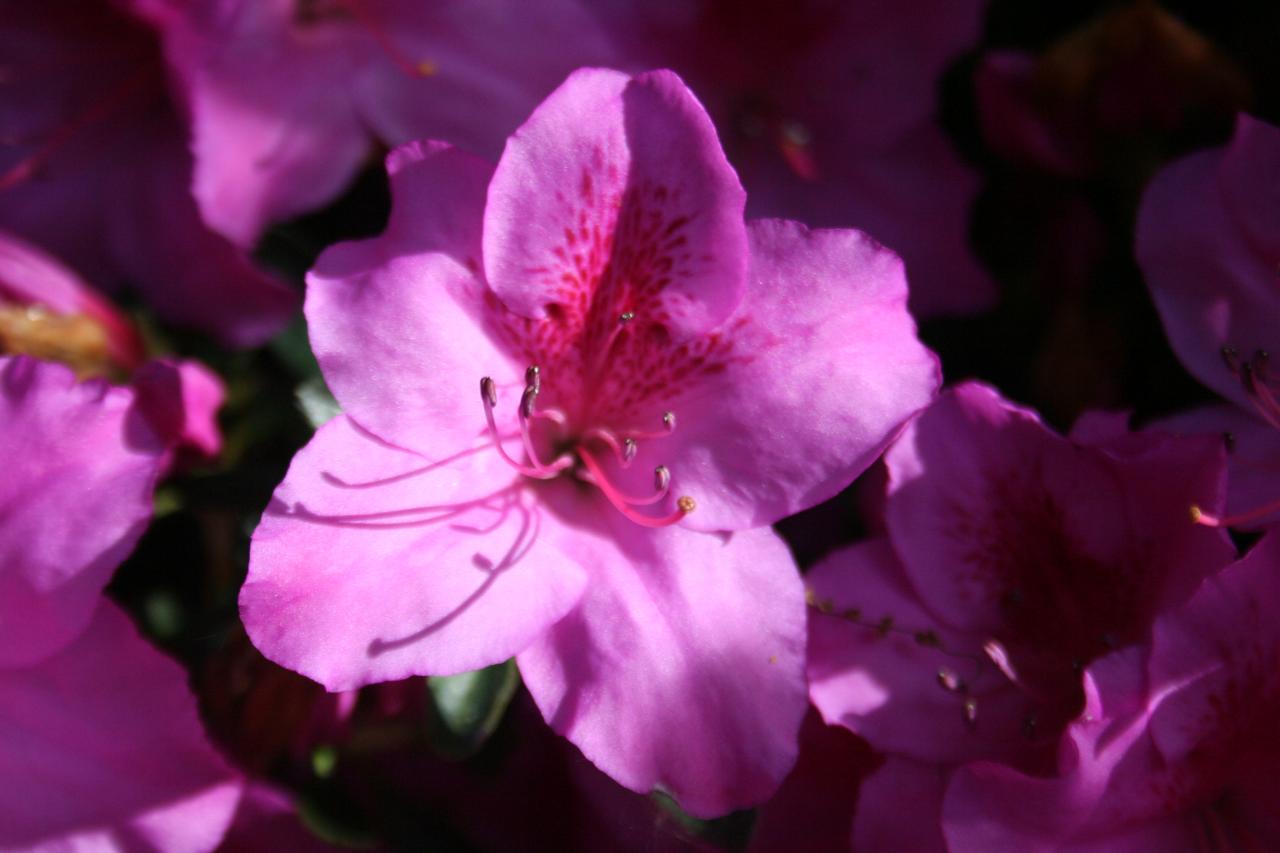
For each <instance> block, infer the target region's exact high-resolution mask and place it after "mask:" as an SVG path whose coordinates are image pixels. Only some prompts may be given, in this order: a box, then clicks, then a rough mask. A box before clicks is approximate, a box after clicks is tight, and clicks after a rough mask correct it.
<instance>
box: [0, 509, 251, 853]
mask: <svg viewBox="0 0 1280 853" xmlns="http://www.w3.org/2000/svg"><path fill="white" fill-rule="evenodd" d="M103 503H104V505H105V502H103ZM186 682H187V675H186V673H185V672H184V671H183V670H182V669H181V668H180V667H178V666H177V665H176V664H175V663H173V662H172V661H170V660H169V659H168V658H166V657H165V656H164V655H162V654H161V653H160V652H158V651H156V650H155V649H153V648H152V647H151V646H149V645H147V644H146V643H145V642H144V641H143V640H142V639H141V638H140V637H139V636H138V634H137V632H136V631H135V630H134V628H133V626H132V625H131V624H130V623H129V620H128V618H127V617H126V616H124V615H123V614H122V613H121V612H120V611H119V610H118V609H116V607H115V605H113V604H111V603H109V602H105V601H104V602H102V603H101V604H100V605H99V607H98V609H97V611H96V612H95V614H94V616H93V621H92V622H91V623H90V624H89V627H88V629H87V630H86V631H85V632H84V633H83V634H82V635H81V636H80V637H79V638H78V639H77V640H76V641H75V642H74V643H72V644H71V645H69V646H67V647H66V648H64V649H63V650H61V651H60V652H59V653H57V654H55V655H53V656H52V657H49V658H46V659H45V660H44V661H42V662H40V663H38V664H35V665H33V666H30V667H26V668H17V669H0V778H3V779H6V780H9V781H10V784H8V785H6V786H5V789H4V792H3V793H0V848H3V849H5V850H12V849H15V848H16V849H22V850H26V849H29V848H36V849H40V850H45V849H49V850H53V849H57V850H82V849H83V850H125V849H140V850H141V849H146V850H166V851H175V853H179V851H193V853H194V851H205V850H211V849H213V847H214V846H215V845H217V843H218V841H219V840H220V839H221V838H222V834H223V832H224V831H225V830H226V828H227V825H228V824H229V823H230V822H231V816H232V813H233V812H234V810H235V807H236V801H237V799H238V798H239V796H240V787H241V786H240V782H239V780H238V779H236V777H235V776H234V775H233V774H232V772H231V771H230V770H229V769H228V768H227V766H226V765H225V764H224V763H223V762H222V760H221V759H220V758H219V757H218V755H217V753H215V752H214V750H213V749H212V748H211V747H210V746H209V743H208V741H207V740H206V739H205V735H204V732H203V731H202V730H201V727H200V720H199V717H198V716H197V714H196V703H195V699H194V697H192V695H191V694H190V692H189V691H188V690H187V686H186Z"/></svg>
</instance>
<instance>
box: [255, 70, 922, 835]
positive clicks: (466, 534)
mask: <svg viewBox="0 0 1280 853" xmlns="http://www.w3.org/2000/svg"><path fill="white" fill-rule="evenodd" d="M387 166H388V172H389V174H390V178H391V186H392V194H393V209H392V214H391V219H390V222H389V223H388V225H387V229H386V231H385V232H384V233H383V234H382V235H381V236H379V237H377V238H374V239H372V240H367V241H363V242H359V243H348V244H342V245H339V246H336V247H334V248H332V249H330V250H328V251H327V252H326V253H325V254H324V255H323V256H322V257H321V259H320V261H319V262H318V263H317V265H316V267H315V269H314V270H313V271H312V272H311V274H310V275H309V278H308V295H307V306H306V309H307V318H308V324H309V327H310V331H311V336H312V345H313V349H314V350H315V352H316V355H317V358H318V360H319V362H320V366H321V368H322V370H323V371H324V374H325V378H326V380H327V381H328V383H329V385H330V387H331V388H332V390H333V392H334V394H335V396H336V397H337V399H338V401H339V402H340V403H341V405H342V408H343V411H344V414H343V415H341V416H339V417H337V418H335V419H334V420H332V421H330V422H329V423H328V424H326V425H325V426H323V427H322V428H321V429H320V430H319V431H318V432H317V433H316V435H315V437H314V438H313V440H312V441H311V443H310V444H309V445H308V446H307V447H306V448H304V449H303V451H302V452H301V453H300V454H299V455H298V456H297V457H296V458H295V460H294V462H293V465H292V466H291V468H290V470H289V473H288V475H287V477H286V479H285V481H284V483H283V484H282V485H281V486H280V488H279V489H278V490H277V492H276V494H275V496H274V498H273V499H272V502H271V505H270V506H269V507H268V508H267V511H266V513H265V515H264V517H263V521H262V523H261V524H260V526H259V527H258V529H257V531H256V532H255V534H254V540H253V548H252V554H251V559H250V569H249V576H248V578H247V580H246V583H245V585H244V587H243V589H242V592H241V598H240V604H241V615H242V617H243V619H244V622H245V625H246V628H247V629H248V631H249V635H250V637H251V638H252V639H253V641H254V642H255V644H256V645H257V646H258V647H259V648H260V649H261V650H262V651H263V652H264V654H266V655H267V656H268V657H269V658H272V659H273V660H276V661H277V662H279V663H281V664H283V665H284V666H287V667H289V668H291V669H295V670H297V671H299V672H301V673H303V674H305V675H308V676H310V677H311V678H314V679H316V680H317V681H319V682H321V683H322V684H324V685H325V686H326V687H327V688H329V689H330V690H345V689H349V688H352V687H356V686H359V685H362V684H368V683H372V682H378V681H385V680H392V679H397V678H402V677H405V676H408V675H414V674H449V673H454V672H460V671H464V670H470V669H475V668H478V667H481V666H485V665H487V664H492V663H495V662H498V661H502V660H505V659H507V658H510V657H512V656H515V657H516V659H517V661H518V663H519V666H520V671H521V674H522V676H523V678H524V681H525V684H526V686H527V687H528V689H529V691H530V693H531V694H532V696H533V698H534V700H535V702H536V703H537V705H538V706H539V708H540V709H541V711H542V713H543V715H544V717H545V718H546V719H547V720H548V721H549V723H550V724H551V725H552V727H553V728H554V729H555V730H556V731H558V732H561V733H563V734H565V735H566V736H567V737H568V738H569V739H570V740H572V741H573V742H574V743H575V744H577V745H578V746H579V747H580V748H581V749H582V751H583V753H584V754H585V755H586V756H587V757H588V758H589V759H590V760H591V761H592V762H594V763H595V764H596V765H598V766H599V767H600V768H601V769H603V770H604V771H605V772H607V773H608V774H609V775H611V776H612V777H613V778H615V779H616V780H618V781H619V782H621V783H622V784H623V785H625V786H627V787H629V788H632V789H635V790H640V791H648V790H650V789H652V788H655V787H660V788H663V789H665V790H667V791H669V792H671V793H672V794H674V795H675V796H676V797H677V799H678V800H679V801H680V802H681V804H682V805H683V806H684V807H685V808H686V809H688V810H689V811H690V812H692V813H694V814H697V815H711V814H720V813H723V812H725V811H728V810H730V809H733V808H738V807H743V806H746V805H750V804H753V803H756V802H759V801H761V800H762V799H764V798H765V797H767V796H768V795H769V793H771V791H772V790H773V789H774V788H775V787H776V785H777V784H778V782H779V781H780V780H781V778H782V777H783V775H785V773H786V771H787V770H788V768H789V767H790V765H791V763H792V762H793V761H794V758H795V751H796V733H797V730H798V728H799V725H800V720H801V717H802V716H803V713H804V709H805V705H806V692H805V682H804V652H805V608H804V598H803V589H802V584H801V581H800V578H799V576H798V574H797V572H796V569H795V566H794V563H793V562H792V560H791V557H790V555H789V554H788V552H787V549H786V547H785V545H784V544H783V543H782V541H781V540H780V539H779V538H778V537H777V536H776V534H774V533H773V532H772V531H770V530H769V529H768V525H769V524H771V523H772V522H774V521H776V520H778V519H780V518H782V517H784V516H786V515H789V514H791V513H794V512H796V511H798V510H800V509H802V508H805V507H807V506H810V505H812V504H814V503H817V502H819V501H822V500H824V499H826V498H828V497H830V496H832V495H834V494H835V493H836V492H838V491H839V490H840V489H842V488H843V487H844V486H846V485H848V484H849V483H850V482H851V481H852V479H853V478H854V477H855V476H856V475H857V474H858V473H859V472H860V471H862V470H863V469H865V468H866V466H868V465H869V464H870V463H871V462H872V461H873V460H874V459H875V458H876V457H877V456H878V455H879V454H880V453H881V452H882V451H883V449H884V447H885V446H886V445H887V444H888V443H889V441H890V440H891V439H892V438H893V437H894V435H895V434H896V433H897V432H898V431H899V430H900V429H901V426H902V424H903V422H904V421H905V420H906V419H907V418H908V417H909V416H910V415H911V414H913V413H914V412H915V411H917V410H919V409H920V408H922V407H923V406H924V405H926V404H927V403H928V401H929V399H930V398H931V396H932V394H933V392H934V389H935V388H936V385H937V382H938V376H937V366H936V362H935V359H934V357H933V356H932V354H931V353H929V352H928V351H927V350H926V349H925V348H924V347H923V346H922V345H921V344H920V343H919V342H918V341H917V340H916V337H915V327H914V323H913V322H912V320H911V318H910V316H909V315H908V314H907V312H906V305H905V303H906V295H907V292H906V283H905V279H904V276H903V270H902V264H901V262H900V261H899V260H898V258H897V257H896V256H895V255H894V254H893V253H891V252H889V251H888V250H886V249H884V248H883V247H881V246H880V245H879V244H878V243H876V242H875V241H873V240H871V239H869V238H868V237H866V236H865V235H863V234H861V233H859V232H856V231H836V230H831V231H822V230H815V231H810V230H808V229H806V228H805V227H804V226H802V225H799V224H797V223H794V222H788V221H782V220H764V221H756V222H752V223H749V224H748V223H744V221H743V207H744V201H745V200H744V193H743V191H742V188H741V186H740V185H739V183H738V179H737V176H736V175H735V174H734V172H733V170H732V169H731V168H730V167H729V164H728V163H727V161H726V160H725V157H724V154H723V153H722V151H721V149H720V146H719V143H718V140H717V139H716V135H715V131H714V129H713V127H712V124H711V122H710V120H709V119H708V117H707V115H706V113H705V112H704V111H703V109H702V107H701V105H700V104H699V103H698V102H697V101H696V100H695V99H694V97H693V95H692V94H691V93H690V92H689V90H688V89H687V88H686V87H685V86H684V84H683V83H682V82H681V81H680V80H679V78H677V77H676V76H675V75H674V74H672V73H670V72H651V73H646V74H641V75H638V76H635V77H629V76H627V75H625V74H623V73H620V72H615V71H606V70H583V71H579V72H575V73H574V74H573V75H571V76H570V77H569V79H568V80H567V81H566V82H565V83H564V84H563V85H562V86H561V87H560V88H558V89H557V90H556V91H555V92H554V93H553V94H552V95H551V96H550V97H549V98H548V99H547V100H546V101H545V102H544V103H543V104H542V105H541V106H539V107H538V109H537V110H536V111H534V113H533V115H532V116H531V117H530V118H529V120H528V121H527V122H526V123H525V124H524V125H522V126H521V127H520V128H519V129H518V130H517V131H516V132H515V134H514V135H513V136H512V137H511V138H510V140H508V143H507V146H506V149H505V151H504V153H503V156H502V158H501V160H500V161H499V162H498V164H497V165H496V167H495V166H494V165H492V164H490V163H488V162H486V161H484V160H482V159H480V158H478V157H475V156H472V155H470V154H467V153H464V152H462V151H459V150H457V149H454V148H452V147H449V146H447V145H444V144H440V143H434V142H421V143H412V144H408V145H406V146H403V147H401V148H400V149H398V150H396V151H394V152H392V154H391V155H390V157H389V158H388V160H387Z"/></svg>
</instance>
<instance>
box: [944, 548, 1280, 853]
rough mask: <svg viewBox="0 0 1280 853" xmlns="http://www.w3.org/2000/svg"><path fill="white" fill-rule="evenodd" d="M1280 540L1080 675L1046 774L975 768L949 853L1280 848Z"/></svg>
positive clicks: (961, 779)
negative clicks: (1080, 699) (1140, 640)
mask: <svg viewBox="0 0 1280 853" xmlns="http://www.w3.org/2000/svg"><path fill="white" fill-rule="evenodd" d="M1277 576H1280V539H1278V538H1277V537H1276V535H1275V534H1270V535H1268V536H1267V537H1266V538H1264V539H1263V540H1262V541H1261V542H1260V543H1258V545H1257V546H1255V548H1254V549H1253V550H1252V551H1250V552H1249V554H1248V555H1247V556H1246V557H1245V558H1244V559H1243V560H1241V561H1239V562H1238V563H1235V564H1233V565H1231V566H1230V567H1228V568H1226V569H1224V570H1223V571H1222V572H1220V573H1219V574H1217V575H1216V576H1214V577H1211V578H1209V579H1207V580H1206V581H1205V582H1204V584H1203V585H1202V586H1201V588H1200V590H1199V591H1198V592H1197V593H1196V595H1195V597H1194V598H1192V599H1191V600H1190V601H1189V602H1188V603H1187V604H1186V605H1185V606H1183V607H1181V608H1179V609H1177V610H1175V611H1173V612H1171V613H1169V614H1166V615H1164V616H1162V617H1161V618H1160V619H1159V620H1158V621H1157V622H1156V624H1155V627H1154V630H1153V638H1152V641H1151V645H1150V648H1146V649H1144V648H1135V649H1127V650H1124V651H1122V652H1118V653H1116V654H1114V655H1111V656H1109V657H1107V658H1104V659H1102V660H1099V661H1098V662H1096V663H1095V664H1094V665H1093V666H1092V667H1090V669H1089V670H1088V671H1087V672H1086V675H1085V685H1086V694H1087V696H1088V700H1087V702H1086V705H1085V709H1084V712H1083V713H1082V714H1081V716H1080V717H1079V719H1077V720H1076V721H1075V722H1074V723H1073V724H1072V725H1071V727H1070V729H1069V730H1068V731H1067V733H1066V735H1065V736H1064V737H1063V739H1062V743H1061V747H1060V757H1059V765H1060V767H1059V774H1058V775H1057V776H1056V777H1053V778H1030V777H1027V776H1024V775H1022V774H1019V773H1018V772H1016V771H1015V770H1013V769H1011V768H1008V767H1002V766H998V765H991V764H977V765H973V766H971V767H968V768H965V769H964V770H962V771H960V772H959V773H957V774H956V776H955V778H954V780H953V782H952V784H951V787H950V789H949V790H948V792H947V795H946V800H945V805H944V812H945V820H944V825H945V829H946V837H947V840H948V842H949V843H950V845H951V849H952V850H953V851H968V850H972V851H987V850H1014V849H1016V850H1035V851H1051V850H1073V851H1075V850H1078V851H1095V850H1096V851H1103V850H1106V851H1116V850H1133V851H1138V850H1258V851H1263V850H1274V849H1276V848H1277V847H1278V846H1280V817H1278V816H1277V812H1276V803H1277V802H1280V786H1278V785H1277V782H1276V774H1275V767H1276V763H1277V761H1280V738H1278V737H1277V735H1276V727H1275V720H1276V717H1277V715H1278V714H1280V630H1278V626H1280V589H1278V588H1277V585H1276V578H1277Z"/></svg>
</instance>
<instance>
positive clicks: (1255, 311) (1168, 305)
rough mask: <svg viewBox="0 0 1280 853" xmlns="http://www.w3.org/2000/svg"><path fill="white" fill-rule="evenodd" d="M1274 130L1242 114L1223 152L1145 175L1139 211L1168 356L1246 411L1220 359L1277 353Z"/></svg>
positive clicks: (1278, 222)
mask: <svg viewBox="0 0 1280 853" xmlns="http://www.w3.org/2000/svg"><path fill="white" fill-rule="evenodd" d="M1278 173H1280V129H1277V128H1275V127H1272V126H1270V125H1268V124H1265V123H1263V122H1261V121H1258V120H1257V119H1254V118H1251V117H1249V116H1247V115H1241V116H1240V117H1239V120H1238V122H1237V124H1236V134H1235V137H1234V138H1233V139H1232V141H1231V144H1230V145H1228V146H1227V147H1225V148H1217V149H1214V150H1212V151H1202V152H1199V153H1196V154H1192V155H1191V156H1189V157H1185V158H1183V159H1181V160H1178V161H1177V162H1175V163H1173V164H1172V165H1170V166H1167V167H1165V169H1164V170H1162V171H1161V172H1160V173H1159V174H1157V175H1156V176H1155V178H1153V179H1152V181H1151V184H1150V186H1148V188H1147V191H1146V194H1145V195H1144V196H1143V199H1142V207H1141V209H1140V210H1139V213H1138V224H1137V238H1136V239H1137V242H1136V246H1135V251H1136V252H1137V257H1138V263H1139V264H1140V265H1141V267H1142V271H1143V274H1144V275H1145V276H1146V279H1147V284H1148V286H1149V287H1150V288H1151V295H1152V298H1153V299H1154V300H1155V303H1156V307H1157V308H1158V309H1159V311H1160V318H1161V320H1163V322H1164V327H1165V331H1166V333H1167V334H1168V336H1169V342H1170V343H1171V344H1172V345H1173V349H1174V352H1176V353H1177V355H1178V358H1179V359H1181V361H1182V363H1183V364H1184V365H1186V367H1187V370H1189V371H1190V372H1191V373H1192V375H1194V376H1195V377H1196V378H1197V379H1199V380H1200V381H1201V382H1203V383H1205V384H1206V385H1208V386H1209V387H1210V388H1212V389H1214V390H1215V391H1217V392H1218V393H1219V394H1222V395H1223V396H1225V397H1228V398H1229V399H1232V400H1234V401H1236V402H1237V403H1239V404H1241V405H1244V406H1250V405H1251V404H1250V402H1249V400H1248V398H1247V396H1246V395H1245V393H1244V388H1243V386H1242V384H1241V382H1240V380H1239V379H1237V378H1236V377H1235V376H1233V375H1232V373H1231V371H1230V370H1228V369H1227V367H1226V366H1225V365H1224V364H1223V362H1222V356H1221V350H1222V347H1224V346H1230V347H1234V348H1235V349H1237V350H1239V352H1240V354H1241V355H1242V357H1243V358H1245V359H1248V358H1250V357H1251V356H1252V355H1253V353H1254V352H1255V351H1256V350H1266V351H1270V352H1275V351H1277V349H1280V346H1278V345H1280V339H1278V338H1277V331H1276V330H1277V329H1280V299H1277V298H1276V290H1275V282H1276V269H1275V267H1276V258H1277V257H1280V238H1277V237H1276V234H1277V233H1280V196H1278V195H1277V193H1280V190H1278V189H1277V187H1278V186H1280V181H1278V180H1277V179H1276V175H1277V174H1278Z"/></svg>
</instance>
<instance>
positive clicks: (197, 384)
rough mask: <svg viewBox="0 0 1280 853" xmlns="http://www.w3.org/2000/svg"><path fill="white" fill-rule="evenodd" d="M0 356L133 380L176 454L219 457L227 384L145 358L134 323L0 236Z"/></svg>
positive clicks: (53, 263)
mask: <svg viewBox="0 0 1280 853" xmlns="http://www.w3.org/2000/svg"><path fill="white" fill-rule="evenodd" d="M0 353H5V354H22V355H30V356H35V357H38V358H45V359H50V360H53V361H60V362H62V363H64V364H67V365H69V366H71V367H72V368H73V369H75V371H76V373H77V374H78V375H79V376H80V377H82V378H84V377H106V378H110V379H113V380H119V381H121V382H130V383H131V384H132V386H133V390H134V391H135V393H136V403H137V407H138V410H139V411H140V412H141V414H142V415H143V416H144V417H145V418H146V419H147V420H148V422H149V424H150V426H151V428H152V429H153V430H155V431H156V432H157V434H158V435H159V437H160V438H161V440H162V441H163V442H164V443H165V445H167V446H169V447H170V448H171V449H172V450H173V452H174V454H183V455H196V456H204V457H212V456H216V455H217V453H218V451H219V450H220V449H221V447H222V433H221V431H220V430H219V429H218V421H217V412H218V409H219V407H221V405H222V401H223V397H224V396H225V392H224V389H223V387H222V381H221V380H220V379H219V378H218V377H217V376H216V375H215V374H213V373H212V372H211V371H210V370H209V369H208V368H206V367H204V366H203V365H201V364H199V363H197V362H194V361H175V360H169V359H158V360H154V361H147V360H146V352H145V350H144V347H143V344H142V341H141V339H140V338H139V336H138V334H137V332H136V331H135V330H134V328H133V326H132V325H131V324H130V322H129V320H128V319H127V318H126V317H125V316H124V315H123V314H121V313H120V312H119V311H117V310H116V309H115V307H114V306H113V305H112V304H111V303H110V302H109V301H108V300H106V299H104V298H103V297H101V296H99V295H98V294H96V293H95V292H94V291H93V290H92V289H91V288H90V287H89V285H88V284H86V283H85V282H84V280H83V279H81V278H80V277H79V276H77V275H76V274H75V273H74V272H72V271H71V270H70V269H68V268H67V267H65V266H63V265H62V264H61V263H59V262H58V261H57V260H55V259H54V258H52V257H50V256H48V255H47V254H45V253H44V252H42V251H40V250H39V249H37V248H36V247H35V246H32V245H30V244H28V243H26V242H24V241H22V240H19V239H17V238H16V237H13V236H12V235H10V234H7V233H5V232H3V231H0Z"/></svg>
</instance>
